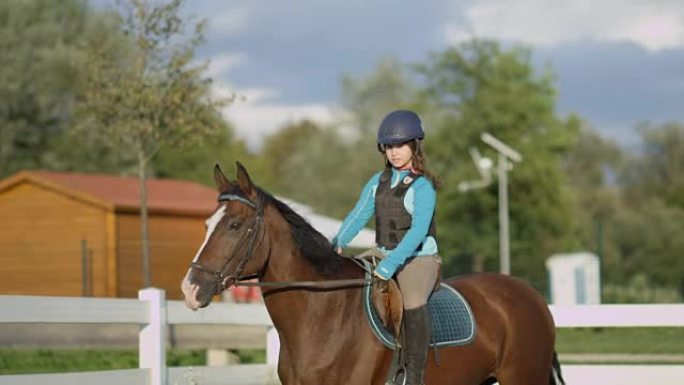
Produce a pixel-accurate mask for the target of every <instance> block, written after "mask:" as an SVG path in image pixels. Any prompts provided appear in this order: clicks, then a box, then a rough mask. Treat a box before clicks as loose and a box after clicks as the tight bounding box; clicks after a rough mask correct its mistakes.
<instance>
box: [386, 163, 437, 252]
mask: <svg viewBox="0 0 684 385" xmlns="http://www.w3.org/2000/svg"><path fill="white" fill-rule="evenodd" d="M420 177H422V176H421V175H420V174H415V173H413V172H411V173H409V174H408V175H407V176H405V177H404V178H403V179H402V180H401V181H400V182H399V183H398V184H397V186H396V187H394V188H392V187H391V184H392V181H391V179H392V170H385V172H383V173H382V175H380V182H379V183H378V188H377V190H376V191H375V242H376V243H377V244H378V246H382V247H385V248H386V249H388V250H392V249H394V248H396V247H397V245H398V244H399V242H401V240H402V238H404V235H405V234H406V232H407V231H408V230H409V229H410V228H411V219H412V218H411V214H410V213H409V212H408V211H406V207H404V195H406V191H408V189H409V187H411V185H412V184H413V183H414V182H415V181H416V180H417V179H418V178H420ZM436 234H437V231H436V228H435V217H434V214H433V216H432V221H431V222H430V229H429V230H428V235H431V236H432V237H435V236H436ZM422 246H423V245H422V244H420V245H419V246H418V248H417V249H416V250H418V249H420V248H421V247H422Z"/></svg>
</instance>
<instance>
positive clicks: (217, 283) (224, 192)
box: [181, 162, 266, 310]
mask: <svg viewBox="0 0 684 385" xmlns="http://www.w3.org/2000/svg"><path fill="white" fill-rule="evenodd" d="M214 180H215V181H216V187H217V189H218V192H219V195H218V205H217V207H216V210H215V211H214V213H213V214H212V215H211V216H210V217H209V218H208V219H207V220H206V222H205V223H206V227H207V234H206V236H205V238H204V242H203V243H202V245H201V246H200V248H199V250H198V251H197V254H196V255H195V258H194V259H193V260H192V263H191V264H190V268H189V269H188V272H187V274H186V275H185V278H184V279H183V282H182V283H181V289H182V291H183V294H184V295H185V303H186V305H187V306H188V307H189V308H191V309H193V310H196V309H198V308H201V307H205V306H207V305H209V303H211V300H212V298H213V296H214V295H216V294H219V293H221V292H222V291H223V290H225V289H227V288H230V287H231V286H233V285H234V284H235V283H236V282H237V280H238V279H240V278H241V277H246V276H253V275H256V274H258V273H259V271H260V269H261V267H262V266H263V265H264V263H265V258H266V256H265V253H264V252H262V251H261V249H262V245H261V243H262V242H261V241H262V240H263V236H264V222H263V221H264V201H263V199H261V197H260V193H259V191H258V190H257V188H256V186H254V184H253V183H252V181H251V179H250V178H249V175H248V174H247V170H245V168H244V167H243V166H242V165H241V164H240V163H239V162H238V163H237V180H236V181H235V182H231V181H229V180H228V178H226V176H225V175H224V174H223V172H222V171H221V168H220V167H219V166H218V165H216V167H215V168H214Z"/></svg>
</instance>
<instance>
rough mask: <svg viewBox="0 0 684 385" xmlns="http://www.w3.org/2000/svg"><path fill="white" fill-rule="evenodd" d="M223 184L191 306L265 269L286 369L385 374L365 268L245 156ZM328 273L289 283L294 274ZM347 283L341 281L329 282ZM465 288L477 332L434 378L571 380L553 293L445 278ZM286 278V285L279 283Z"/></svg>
mask: <svg viewBox="0 0 684 385" xmlns="http://www.w3.org/2000/svg"><path fill="white" fill-rule="evenodd" d="M214 178H215V180H216V184H217V187H218V191H219V199H218V200H219V202H218V206H217V208H216V211H215V213H214V214H213V215H212V216H211V217H210V218H209V219H207V221H206V225H207V234H206V238H205V240H204V243H203V244H202V246H201V247H200V248H199V251H198V252H197V255H195V258H194V259H193V261H192V264H191V267H190V269H189V270H188V272H187V275H186V276H185V278H184V280H183V282H182V290H183V293H184V294H185V302H186V304H187V306H188V307H189V308H191V309H193V310H196V309H198V308H201V307H205V306H208V305H209V304H210V302H211V300H212V298H213V297H214V295H216V294H217V293H220V292H221V291H223V290H225V289H226V288H231V287H233V286H234V285H235V284H236V283H238V282H239V281H240V280H242V279H247V278H250V277H258V278H259V280H260V282H262V283H263V284H265V285H267V284H269V283H271V284H275V283H278V282H281V283H283V282H285V283H284V284H283V285H282V286H281V287H277V288H274V287H271V288H268V286H265V288H264V289H263V295H264V302H265V305H266V308H267V309H268V313H269V314H270V316H271V319H272V320H273V323H274V325H275V327H276V329H277V330H278V333H279V335H280V341H281V345H280V360H279V363H278V375H279V376H280V379H281V382H282V383H283V384H284V385H292V384H312V385H318V384H326V385H333V384H345V385H349V384H351V385H366V384H368V385H371V384H373V385H375V384H383V383H384V381H385V376H386V373H387V371H388V368H389V365H390V362H391V357H392V351H390V350H389V349H387V348H385V347H384V346H383V345H382V343H380V341H379V340H378V339H377V338H376V337H375V336H374V335H373V333H372V331H371V329H370V327H369V325H368V321H367V320H366V317H365V315H364V311H363V309H362V296H361V294H362V290H361V286H362V285H363V284H351V283H350V284H347V285H344V282H345V281H344V280H347V282H351V281H352V280H354V281H358V279H360V278H363V272H362V270H361V269H360V268H359V267H358V266H357V265H356V264H354V263H353V262H351V261H350V260H349V259H347V258H344V257H342V256H340V255H338V254H336V253H335V252H334V251H333V248H332V246H331V244H330V243H329V242H328V240H327V239H326V238H325V237H324V236H323V235H321V234H320V233H319V232H317V231H316V230H314V229H313V228H312V227H311V226H310V225H309V224H308V223H307V222H306V221H305V220H304V219H302V217H300V216H299V215H298V214H296V213H295V212H294V211H292V209H290V208H289V207H288V206H287V205H285V204H284V203H282V202H281V201H279V200H277V199H276V198H274V197H273V196H271V195H269V194H268V193H266V192H264V191H263V190H261V189H259V188H258V187H256V186H255V185H254V184H253V183H252V181H251V180H250V178H249V176H248V174H247V171H246V170H245V169H244V167H242V165H241V164H239V163H238V164H237V180H236V181H234V182H230V181H229V180H228V179H227V178H226V176H225V175H224V174H223V172H221V170H220V168H219V167H218V165H217V166H216V168H215V170H214ZM293 281H297V282H302V281H304V282H303V283H312V281H313V282H314V283H321V286H318V287H317V286H315V285H313V286H311V285H309V286H304V285H302V286H300V287H297V286H290V287H288V286H287V284H286V282H293ZM335 282H337V283H340V282H341V284H340V285H336V286H335V285H329V286H326V285H325V284H326V283H327V284H331V283H333V284H334V283H335ZM446 282H447V283H448V284H449V285H452V286H453V287H455V288H456V289H457V290H458V291H460V292H461V293H462V294H463V296H465V297H466V299H467V300H468V302H469V303H470V305H471V308H472V311H473V314H474V316H475V319H476V322H477V328H478V333H477V336H476V338H475V340H474V341H473V342H472V343H470V344H469V345H465V346H459V347H447V348H441V349H440V351H439V355H440V357H439V361H440V365H437V364H436V360H435V359H434V352H432V351H431V352H430V357H429V358H428V367H427V370H426V378H425V382H426V384H429V385H437V384H453V385H456V384H472V385H479V384H492V383H493V382H494V381H497V380H498V382H499V383H500V384H501V385H544V384H552V385H553V384H562V383H563V381H562V378H561V377H560V366H559V365H558V361H557V359H556V355H555V352H554V340H555V327H554V323H553V319H552V317H551V314H550V313H549V310H548V308H547V306H546V303H545V302H544V299H543V298H542V297H541V296H540V295H539V293H537V292H536V291H535V290H534V289H532V288H531V287H530V286H528V285H527V284H526V283H524V282H523V281H521V280H519V279H516V278H512V277H509V276H504V275H497V274H479V275H470V276H465V277H461V278H456V279H451V280H448V281H446ZM273 286H277V285H273Z"/></svg>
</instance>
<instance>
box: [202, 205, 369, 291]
mask: <svg viewBox="0 0 684 385" xmlns="http://www.w3.org/2000/svg"><path fill="white" fill-rule="evenodd" d="M218 201H219V202H227V201H234V202H240V203H242V204H245V205H247V206H248V207H251V208H252V209H254V211H256V216H255V217H254V222H252V225H251V226H250V227H249V228H248V229H247V231H246V233H245V234H246V236H247V247H246V249H245V253H244V255H243V256H242V258H241V259H240V261H239V262H238V265H237V267H236V268H235V271H234V272H233V273H232V274H229V275H225V274H224V273H223V272H224V271H225V270H226V268H227V267H228V264H229V263H230V261H232V260H233V258H234V257H235V255H237V252H238V251H239V250H240V247H239V244H238V246H237V247H236V248H235V251H234V254H233V256H231V258H228V259H227V261H226V263H225V264H224V265H223V267H222V268H221V270H212V269H209V268H207V267H205V266H203V265H202V264H200V263H199V261H197V262H192V263H191V264H190V268H191V269H197V270H200V271H203V272H205V273H208V274H211V275H212V276H214V278H215V279H216V294H221V292H223V291H224V290H226V289H227V288H229V287H231V286H261V287H278V288H291V287H297V288H311V289H341V288H348V287H354V286H366V285H369V284H371V283H372V280H370V279H337V280H331V281H287V282H243V281H245V280H251V279H254V278H259V277H260V276H261V273H257V274H254V275H251V276H241V274H242V270H244V268H245V266H246V265H247V263H248V262H249V260H250V258H251V257H252V254H253V253H254V250H255V242H256V239H257V235H258V234H259V233H261V239H260V241H259V243H261V241H263V237H264V207H263V203H262V202H261V201H257V203H255V202H252V201H251V200H249V199H247V198H244V197H241V196H239V195H235V194H228V193H223V194H220V195H219V197H218ZM350 260H352V261H353V262H354V263H356V264H357V265H359V266H360V267H361V268H362V269H363V270H367V268H366V267H365V266H364V265H363V264H362V263H361V262H360V261H356V260H354V259H352V258H350Z"/></svg>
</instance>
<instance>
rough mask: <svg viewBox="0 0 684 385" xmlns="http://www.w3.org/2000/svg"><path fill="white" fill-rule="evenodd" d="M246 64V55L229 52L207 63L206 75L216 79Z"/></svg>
mask: <svg viewBox="0 0 684 385" xmlns="http://www.w3.org/2000/svg"><path fill="white" fill-rule="evenodd" d="M246 63H247V54H246V53H242V52H231V53H225V54H221V55H218V56H214V57H212V58H211V59H210V61H209V69H208V70H207V75H209V76H211V77H212V78H214V79H218V78H221V77H222V76H224V75H226V74H227V73H228V72H229V71H231V70H232V69H234V68H235V67H239V66H242V65H244V64H246Z"/></svg>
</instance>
